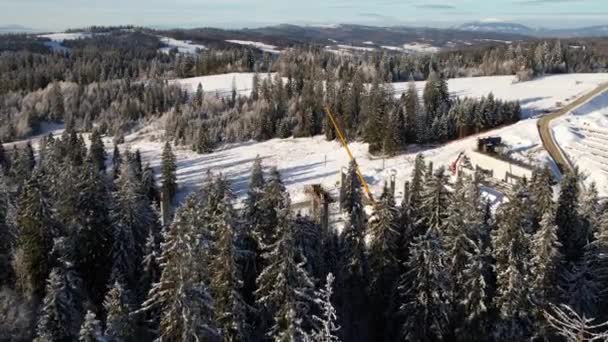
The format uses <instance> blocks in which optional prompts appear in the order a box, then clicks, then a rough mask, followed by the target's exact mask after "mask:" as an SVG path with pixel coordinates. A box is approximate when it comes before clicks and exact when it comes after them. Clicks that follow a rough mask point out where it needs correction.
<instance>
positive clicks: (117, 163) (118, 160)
mask: <svg viewBox="0 0 608 342" xmlns="http://www.w3.org/2000/svg"><path fill="white" fill-rule="evenodd" d="M121 165H122V156H121V155H120V150H119V149H118V146H117V145H114V152H113V154H112V178H113V179H116V178H118V176H119V175H120V169H121V167H122V166H121Z"/></svg>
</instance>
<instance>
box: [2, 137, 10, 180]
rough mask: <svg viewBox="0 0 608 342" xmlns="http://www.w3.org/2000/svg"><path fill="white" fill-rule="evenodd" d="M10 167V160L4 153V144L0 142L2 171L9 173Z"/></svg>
mask: <svg viewBox="0 0 608 342" xmlns="http://www.w3.org/2000/svg"><path fill="white" fill-rule="evenodd" d="M9 167H10V159H9V157H8V155H7V154H6V152H5V151H4V145H3V144H2V141H0V169H2V172H4V173H8V171H9Z"/></svg>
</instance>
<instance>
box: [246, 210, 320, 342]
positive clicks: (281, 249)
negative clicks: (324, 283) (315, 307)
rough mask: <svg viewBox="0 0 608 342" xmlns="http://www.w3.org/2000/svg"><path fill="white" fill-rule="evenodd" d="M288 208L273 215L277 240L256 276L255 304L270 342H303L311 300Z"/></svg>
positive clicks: (305, 335)
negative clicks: (262, 313) (263, 315)
mask: <svg viewBox="0 0 608 342" xmlns="http://www.w3.org/2000/svg"><path fill="white" fill-rule="evenodd" d="M289 210H290V209H289V205H287V206H286V207H285V208H281V209H280V210H278V212H277V227H276V231H277V234H278V235H277V239H276V242H275V243H274V244H272V245H271V246H270V248H269V250H268V252H266V253H265V254H264V259H265V264H266V265H267V266H266V267H265V268H264V270H263V271H262V273H260V275H259V276H258V279H257V284H258V289H257V291H256V297H257V300H256V302H257V304H258V305H259V306H260V307H261V308H263V310H264V311H265V312H266V313H267V315H268V318H270V319H271V320H272V322H273V325H272V326H271V328H270V329H269V330H268V331H267V336H268V337H269V338H270V339H272V340H274V341H307V339H308V329H310V325H311V322H310V319H309V318H308V317H309V311H310V306H311V302H312V300H313V298H312V296H313V288H314V285H313V283H312V280H311V279H310V278H309V276H308V274H307V272H306V270H305V269H304V264H303V262H302V263H299V262H298V259H302V256H301V252H300V251H299V250H298V249H297V247H296V241H295V236H294V233H295V232H294V227H293V225H292V224H291V222H290V213H289Z"/></svg>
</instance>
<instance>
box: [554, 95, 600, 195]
mask: <svg viewBox="0 0 608 342" xmlns="http://www.w3.org/2000/svg"><path fill="white" fill-rule="evenodd" d="M552 129H553V134H554V136H555V139H556V140H557V142H558V143H559V144H560V146H561V148H562V149H563V150H564V152H565V153H566V155H567V156H568V158H570V161H571V162H572V163H574V164H576V165H577V166H578V167H579V169H580V171H582V172H583V173H584V174H586V175H587V176H588V178H587V184H589V183H591V182H596V184H597V185H598V190H599V192H600V194H601V195H603V196H608V92H604V93H603V94H602V95H600V96H598V97H596V98H595V99H594V100H592V101H591V102H589V103H587V104H586V105H584V106H582V107H580V108H579V109H578V110H576V111H574V112H572V113H570V114H568V115H566V116H564V117H562V118H560V119H558V120H556V121H555V122H554V124H553V125H552Z"/></svg>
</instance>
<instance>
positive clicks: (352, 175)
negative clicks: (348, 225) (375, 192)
mask: <svg viewBox="0 0 608 342" xmlns="http://www.w3.org/2000/svg"><path fill="white" fill-rule="evenodd" d="M340 199H341V202H342V203H341V207H342V209H343V210H345V211H346V212H347V213H351V212H352V210H353V208H354V206H355V205H360V204H361V181H360V180H359V175H358V174H357V162H356V161H354V160H352V161H351V162H350V163H349V165H348V171H347V174H346V177H345V178H344V183H343V184H342V187H341V188H340Z"/></svg>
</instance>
